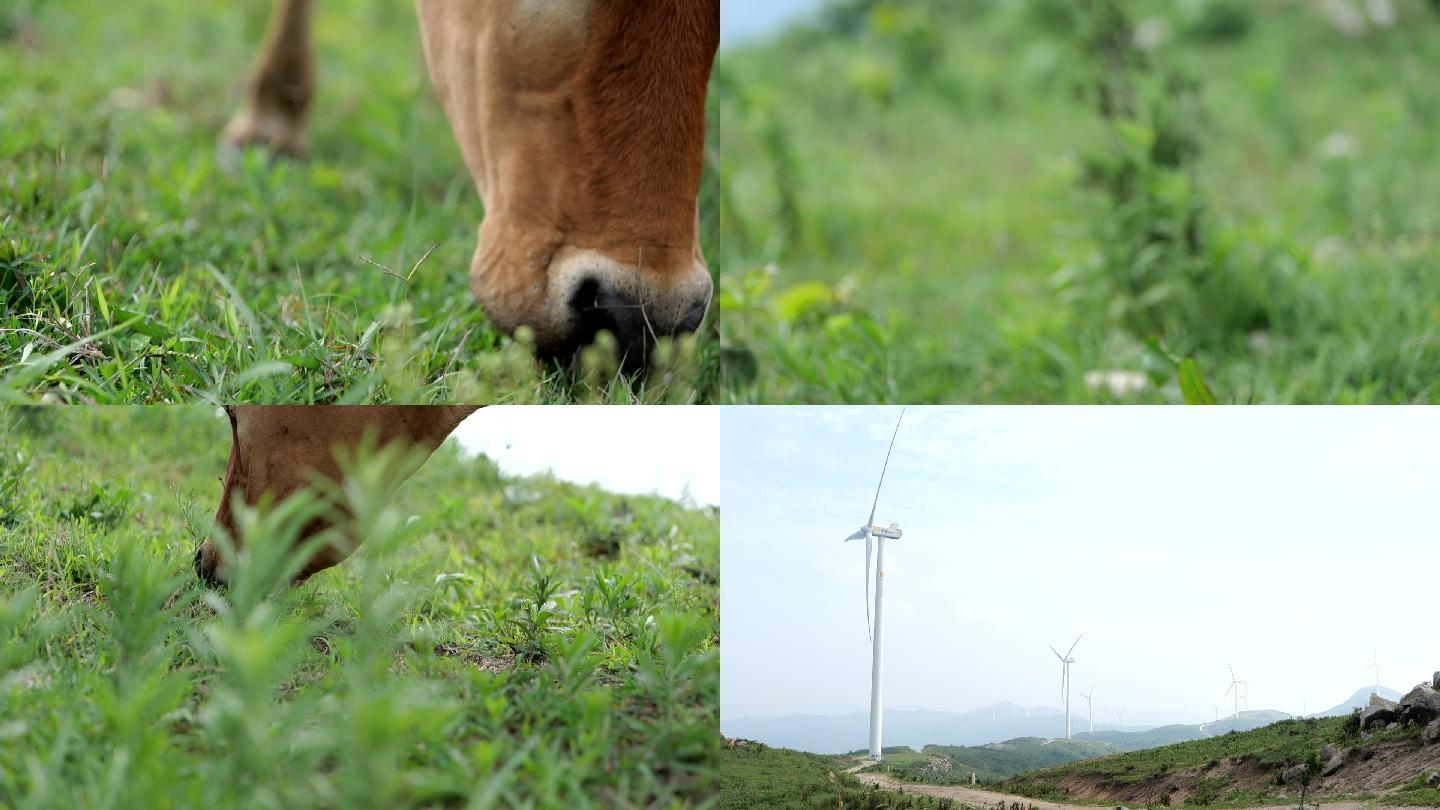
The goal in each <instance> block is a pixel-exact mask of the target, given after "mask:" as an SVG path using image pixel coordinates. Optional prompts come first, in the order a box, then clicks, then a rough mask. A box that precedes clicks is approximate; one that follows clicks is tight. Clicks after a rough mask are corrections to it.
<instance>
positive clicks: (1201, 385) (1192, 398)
mask: <svg viewBox="0 0 1440 810" xmlns="http://www.w3.org/2000/svg"><path fill="white" fill-rule="evenodd" d="M1180 393H1181V394H1182V395H1183V396H1184V397H1185V404H1186V405H1214V404H1216V402H1215V393H1214V392H1213V391H1211V390H1210V386H1208V385H1206V384H1205V378H1204V377H1203V376H1202V375H1201V374H1200V365H1199V364H1198V363H1196V362H1195V361H1194V360H1192V359H1190V358H1188V357H1187V358H1185V359H1184V360H1181V361H1180Z"/></svg>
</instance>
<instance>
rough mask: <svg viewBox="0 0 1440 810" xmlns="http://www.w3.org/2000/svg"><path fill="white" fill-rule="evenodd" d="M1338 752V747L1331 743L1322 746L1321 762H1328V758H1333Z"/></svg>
mask: <svg viewBox="0 0 1440 810" xmlns="http://www.w3.org/2000/svg"><path fill="white" fill-rule="evenodd" d="M1338 753H1340V749H1339V748H1336V747H1335V746H1333V745H1327V746H1325V747H1324V748H1321V749H1320V759H1321V761H1322V762H1329V761H1330V760H1332V759H1334V758H1335V755H1336V754H1338Z"/></svg>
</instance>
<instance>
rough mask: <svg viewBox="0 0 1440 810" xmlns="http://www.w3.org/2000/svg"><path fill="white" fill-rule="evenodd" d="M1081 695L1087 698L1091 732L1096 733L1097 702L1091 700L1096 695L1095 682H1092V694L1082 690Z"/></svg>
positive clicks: (1086, 705) (1086, 703) (1086, 706)
mask: <svg viewBox="0 0 1440 810" xmlns="http://www.w3.org/2000/svg"><path fill="white" fill-rule="evenodd" d="M1080 697H1083V698H1085V708H1086V709H1087V710H1088V711H1089V712H1090V733H1091V734H1094V733H1095V704H1094V703H1092V702H1091V700H1092V699H1093V698H1094V697H1095V684H1093V683H1092V684H1090V694H1088V695H1087V694H1085V693H1084V692H1081V693H1080Z"/></svg>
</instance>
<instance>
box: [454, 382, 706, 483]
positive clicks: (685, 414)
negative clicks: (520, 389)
mask: <svg viewBox="0 0 1440 810" xmlns="http://www.w3.org/2000/svg"><path fill="white" fill-rule="evenodd" d="M718 410H719V409H718V408H716V407H713V406H688V407H662V406H654V405H650V406H614V405H596V406H579V405H572V406H563V407H562V406H554V405H549V406H544V405H534V406H498V407H491V408H481V409H480V410H478V411H476V412H475V414H474V415H472V416H471V417H470V418H469V419H466V420H465V421H464V422H463V423H461V425H460V427H459V428H458V429H457V430H456V431H455V437H456V438H457V439H459V441H460V443H461V444H462V445H463V446H464V447H465V448H466V449H469V450H472V451H476V452H481V453H484V454H485V455H487V456H489V457H490V458H492V459H494V460H495V462H496V463H498V464H499V465H500V468H501V469H502V470H505V471H506V472H509V473H515V474H525V475H529V474H534V473H541V472H545V471H546V470H550V471H552V472H553V473H554V474H555V477H556V478H560V479H563V480H566V481H574V482H577V483H582V484H587V483H597V484H599V485H600V486H602V487H604V488H605V489H608V490H610V491H612V492H625V493H633V494H647V495H648V494H651V493H655V494H659V495H664V496H666V497H668V498H675V499H678V498H680V497H681V496H682V495H683V494H684V493H685V492H686V490H687V488H688V490H689V494H690V497H691V498H692V499H693V500H694V501H695V502H696V503H699V504H718V503H719V502H720V480H719V470H720V458H719V456H720V452H719V445H720V435H719V428H720V416H719V413H718Z"/></svg>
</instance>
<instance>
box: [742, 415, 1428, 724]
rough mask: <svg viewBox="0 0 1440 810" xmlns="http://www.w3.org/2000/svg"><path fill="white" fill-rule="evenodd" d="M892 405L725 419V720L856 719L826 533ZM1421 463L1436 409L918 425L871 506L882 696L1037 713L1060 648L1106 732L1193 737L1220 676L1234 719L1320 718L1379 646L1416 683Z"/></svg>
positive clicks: (860, 656)
mask: <svg viewBox="0 0 1440 810" xmlns="http://www.w3.org/2000/svg"><path fill="white" fill-rule="evenodd" d="M898 413H899V409H898V408H868V407H866V408H862V407H852V408H821V407H805V408H773V407H771V408H724V409H722V413H721V416H720V422H721V488H722V493H723V501H724V505H723V509H722V515H721V522H722V552H721V553H722V558H721V559H722V569H721V634H722V650H723V654H722V663H721V673H722V677H721V713H722V722H723V718H727V717H728V718H735V717H747V716H774V715H783V714H796V713H818V714H839V713H844V712H850V711H860V710H863V709H865V708H866V706H867V705H868V699H869V697H868V695H869V693H868V680H869V647H868V642H867V641H866V635H865V605H864V580H863V578H862V577H863V573H862V572H863V568H864V557H865V551H864V547H863V544H861V543H858V542H856V543H850V544H844V543H842V542H841V541H842V540H843V538H844V537H845V536H847V535H848V534H850V533H851V532H852V531H854V530H855V529H856V528H857V527H858V526H859V525H860V524H861V522H862V521H863V520H864V518H865V516H866V514H867V512H868V510H869V505H870V498H871V496H872V495H873V492H874V486H875V480H876V477H877V475H878V472H879V466H880V463H881V461H882V460H883V458H884V453H885V443H886V442H887V441H888V439H889V434H890V430H891V428H892V427H893V425H894V421H895V416H896V415H897V414H898ZM1437 459H1440V411H1436V410H1434V409H1430V410H1425V409H1394V408H1284V409H1280V408H1229V409H1182V408H1174V409H1171V408H1155V409H1151V408H1134V407H1128V408H912V409H910V411H909V413H908V414H907V415H906V417H905V425H904V427H903V428H902V429H901V433H900V437H899V440H898V441H897V443H896V447H895V457H894V459H893V460H892V462H891V468H890V473H889V476H888V478H887V480H886V486H885V492H884V493H883V495H882V496H881V499H880V507H879V511H878V512H877V514H876V521H877V522H880V523H889V522H890V521H899V522H900V524H901V526H902V527H903V528H904V530H905V537H904V538H903V539H901V540H899V541H896V542H894V543H893V544H891V545H890V546H889V547H888V549H887V566H886V567H887V576H886V582H887V585H886V588H887V591H886V673H887V674H886V696H887V697H886V705H887V707H889V708H895V709H920V708H928V709H936V710H949V711H964V710H968V709H971V708H975V707H978V706H982V705H986V704H989V703H992V702H995V701H999V700H1012V701H1016V702H1020V703H1023V704H1030V705H1042V704H1044V705H1052V706H1053V705H1057V704H1058V695H1057V693H1058V686H1059V665H1058V663H1057V662H1056V661H1055V659H1054V657H1053V656H1052V655H1051V653H1050V652H1049V650H1048V647H1049V646H1050V645H1052V644H1053V645H1055V646H1058V647H1061V649H1062V650H1063V649H1064V646H1062V645H1068V644H1069V643H1070V642H1071V641H1072V640H1073V639H1074V638H1075V636H1076V635H1077V634H1079V633H1081V632H1085V633H1087V636H1086V638H1085V639H1084V640H1083V641H1081V642H1080V645H1079V646H1078V647H1077V648H1076V651H1075V658H1076V659H1077V663H1076V664H1075V665H1074V668H1073V670H1072V671H1073V676H1074V684H1075V686H1076V687H1077V688H1078V689H1088V688H1089V687H1090V686H1091V684H1092V683H1093V684H1098V687H1097V690H1096V696H1095V715H1096V719H1097V720H1100V719H1101V718H1104V719H1105V720H1106V721H1107V722H1108V721H1111V720H1112V719H1113V718H1114V717H1115V716H1116V713H1117V712H1119V711H1124V713H1125V720H1126V722H1127V723H1135V722H1155V723H1160V722H1175V721H1182V720H1183V721H1187V722H1199V721H1201V720H1208V719H1211V718H1212V716H1213V714H1214V712H1215V707H1216V706H1217V705H1224V704H1227V701H1226V699H1224V698H1223V697H1222V696H1223V693H1224V691H1225V688H1226V686H1227V683H1228V679H1229V675H1228V672H1227V670H1226V666H1227V664H1232V663H1233V664H1234V666H1235V669H1236V672H1237V673H1238V675H1239V676H1240V678H1241V679H1243V680H1246V681H1248V682H1249V687H1248V696H1247V703H1248V706H1249V707H1250V708H1256V709H1259V708H1274V709H1281V710H1285V711H1290V712H1294V713H1299V712H1300V711H1302V708H1303V709H1308V710H1310V711H1317V710H1321V709H1324V708H1328V707H1329V706H1330V705H1333V704H1335V703H1338V702H1340V701H1341V700H1342V699H1344V698H1346V697H1348V696H1349V694H1350V693H1351V692H1352V691H1354V690H1355V689H1356V688H1358V687H1359V686H1361V685H1363V684H1365V683H1367V682H1368V681H1369V680H1371V679H1372V678H1373V676H1372V675H1370V674H1367V672H1368V671H1367V667H1369V665H1370V664H1371V661H1372V659H1373V658H1374V656H1375V655H1376V654H1377V652H1378V656H1379V660H1380V662H1381V665H1382V667H1383V673H1382V674H1383V681H1384V682H1385V683H1386V684H1387V685H1389V686H1392V687H1395V688H1405V687H1408V686H1410V685H1413V684H1414V683H1416V682H1418V681H1420V680H1421V679H1422V678H1428V676H1429V674H1430V672H1431V671H1433V670H1435V669H1437V668H1440V645H1436V644H1434V643H1433V640H1432V639H1433V633H1431V632H1430V631H1429V628H1430V626H1431V624H1432V623H1431V622H1429V621H1428V620H1427V619H1425V618H1423V617H1424V616H1427V615H1431V614H1433V605H1432V604H1430V602H1432V601H1433V595H1432V594H1433V588H1431V587H1429V585H1428V584H1427V582H1428V581H1429V579H1431V578H1432V573H1431V569H1432V568H1433V560H1434V554H1435V548H1436V546H1435V534H1436V530H1435V527H1436V514H1435V504H1436V497H1435V496H1436V493H1437V492H1440V464H1437V463H1436V462H1437ZM1417 566H1419V567H1420V568H1421V569H1422V570H1424V571H1425V573H1423V574H1422V573H1419V572H1418V571H1417V570H1416V569H1417ZM1075 700H1077V701H1078V700H1079V699H1078V698H1075ZM1242 708H1243V707H1242ZM1222 713H1223V709H1222Z"/></svg>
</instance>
